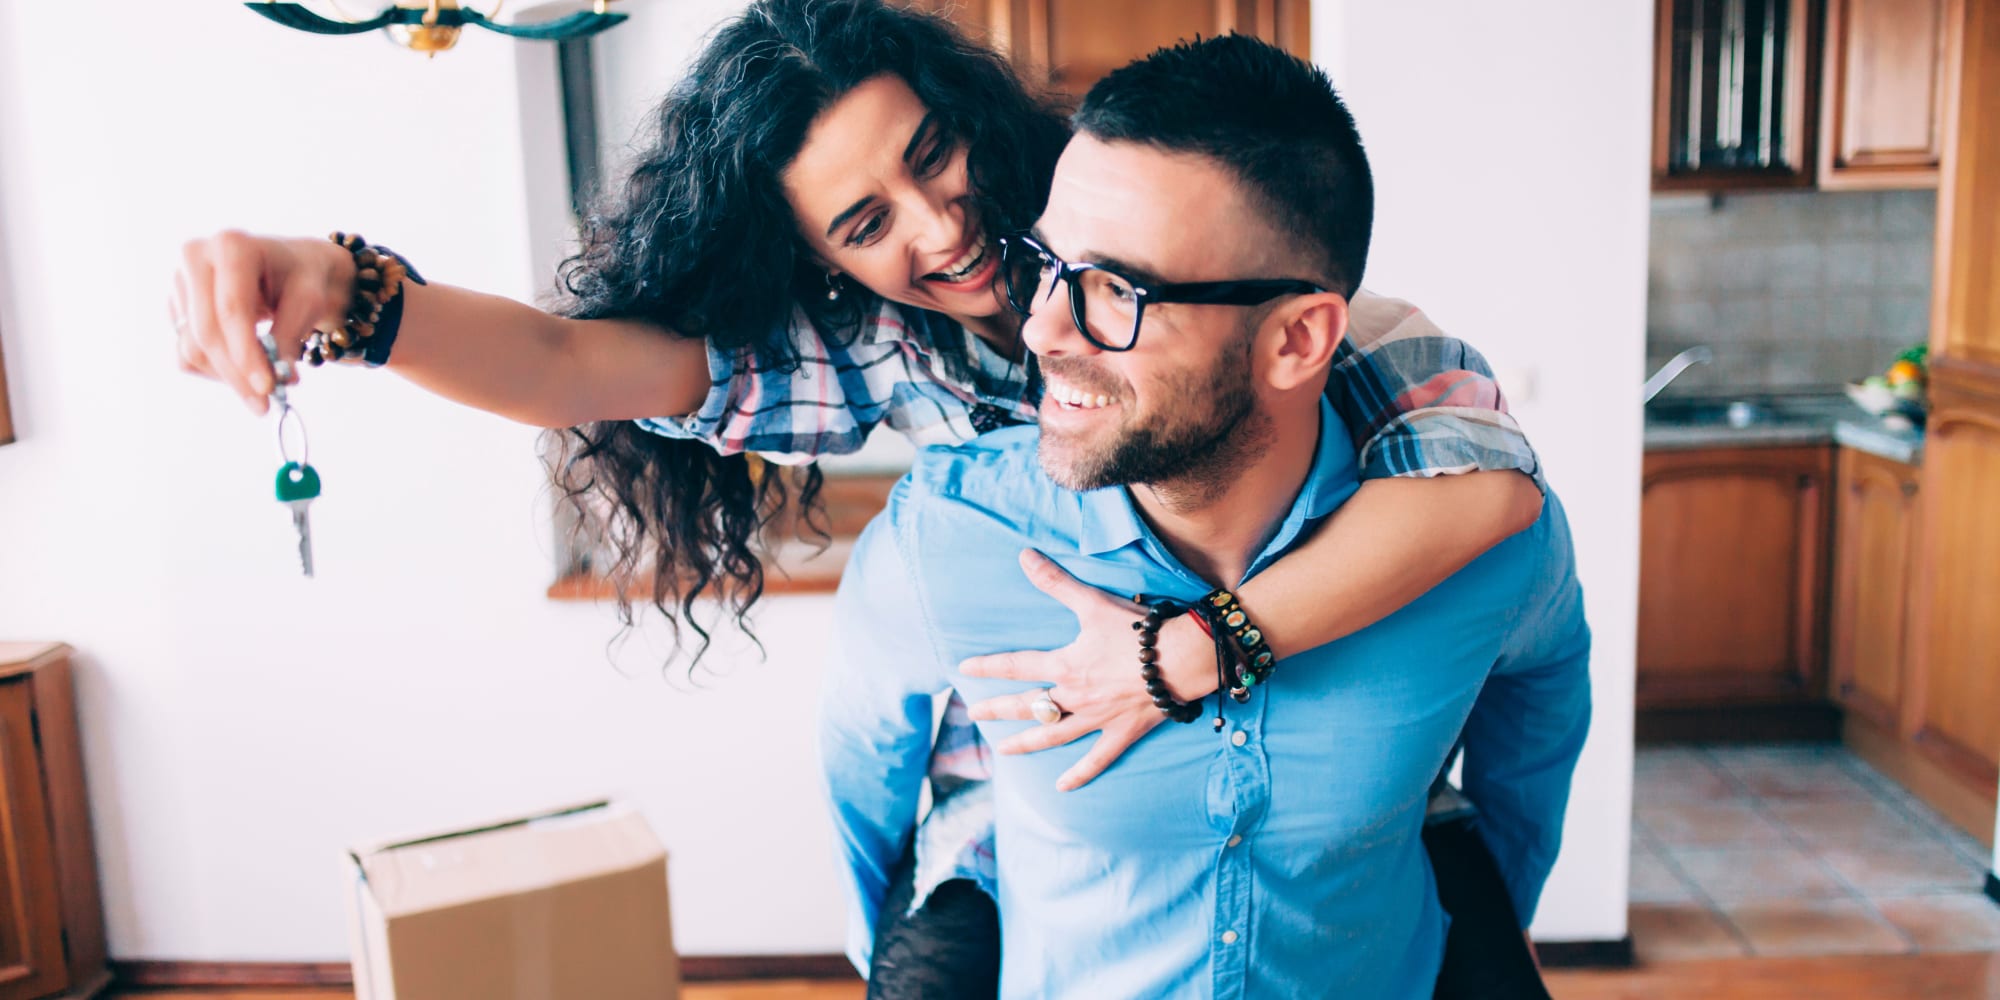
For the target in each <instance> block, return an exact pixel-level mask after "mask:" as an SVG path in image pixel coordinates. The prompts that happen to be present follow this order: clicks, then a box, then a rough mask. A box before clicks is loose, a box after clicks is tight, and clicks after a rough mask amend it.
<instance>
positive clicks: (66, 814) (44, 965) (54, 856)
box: [0, 643, 111, 1000]
mask: <svg viewBox="0 0 2000 1000" xmlns="http://www.w3.org/2000/svg"><path fill="white" fill-rule="evenodd" d="M0 901H4V905H0V1000H42V998H45V997H57V996H60V997H64V998H82V997H89V996H94V995H96V994H97V993H98V992H100V991H101V990H103V988H104V987H105V986H106V984H108V983H109V981H110V978H111V977H110V972H109V970H108V969H107V967H106V964H105V949H104V916H103V906H102V903H101V902H100V898H99V895H98V886H97V860H96V847H95V845H94V842H93V841H92V839H91V831H90V814H89V808H88V805H87V803H86V801H85V798H84V787H83V757H82V752H81V746H80V740H79V738H78V734H77V727H76V707H75V699H74V696H73V694H72V687H71V682H70V667H69V647H67V646H62V645H57V644H47V643H39V644H31V643H0Z"/></svg>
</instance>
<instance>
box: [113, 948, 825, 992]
mask: <svg viewBox="0 0 2000 1000" xmlns="http://www.w3.org/2000/svg"><path fill="white" fill-rule="evenodd" d="M111 973H112V974H111V981H112V983H113V984H115V985H116V986H118V987H119V988H120V989H134V988H146V987H163V986H184V987H202V988H222V987H242V988H246V989H283V988H286V987H294V986H350V987H351V986H353V985H354V970H353V968H352V967H350V966H349V965H348V964H347V963H346V962H159V961H127V962H113V963H111ZM859 978H861V977H859V976H857V975H855V973H854V966H852V965H850V964H849V963H848V961H847V956H845V955H686V956H683V957H682V958H681V979H682V980H683V981H684V982H690V983H712V982H722V981H736V980H746V979H816V980H826V981H836V980H854V979H859Z"/></svg>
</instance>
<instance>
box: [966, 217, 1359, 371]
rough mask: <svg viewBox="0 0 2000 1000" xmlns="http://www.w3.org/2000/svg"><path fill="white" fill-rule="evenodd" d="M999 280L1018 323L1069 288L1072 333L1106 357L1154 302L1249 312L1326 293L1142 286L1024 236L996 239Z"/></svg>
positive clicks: (1238, 284)
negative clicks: (1061, 287)
mask: <svg viewBox="0 0 2000 1000" xmlns="http://www.w3.org/2000/svg"><path fill="white" fill-rule="evenodd" d="M1000 280H1001V281H1003V282H1005V288H1006V292H1007V304H1008V305H1010V306H1012V307H1013V308H1014V311H1015V312H1018V313H1020V314H1021V315H1022V316H1023V317H1025V316H1027V315H1028V313H1029V312H1030V311H1032V310H1033V309H1034V307H1035V303H1037V302H1044V301H1047V300H1048V299H1049V297H1050V296H1053V295H1054V294H1055V291H1056V289H1055V286H1056V282H1058V281H1063V282H1068V283H1069V315H1070V319H1072V320H1074V321H1075V322H1076V329H1077V332H1079V333H1082V334H1083V336H1084V339H1086V340H1088V341H1090V342H1091V343H1093V344H1095V345H1097V346H1098V347H1099V348H1102V349H1103V350H1107V351H1129V350H1131V349H1132V348H1133V347H1135V346H1137V345H1138V343H1139V324H1140V323H1142V322H1144V321H1145V318H1146V306H1148V305H1150V304H1153V303H1156V302H1188V303H1200V304H1205V305H1220V306H1254V305H1261V304H1263V303H1265V302H1269V301H1271V300H1272V299H1275V298H1277V297H1279V296H1281V295H1310V294H1313V293H1315V292H1324V291H1326V289H1324V288H1322V287H1320V286H1319V285H1316V284H1313V283H1312V282H1310V281H1300V280H1298V279H1295V278H1252V279H1247V280H1243V281H1188V282H1175V283H1154V284H1146V283H1144V282H1140V281H1134V280H1133V279H1131V278H1129V277H1127V276H1125V275H1123V274H1119V273H1118V272H1117V271H1116V270H1113V269H1112V268H1109V267H1105V266H1103V265H1100V264H1072V263H1070V262H1068V261H1066V260H1063V259H1062V258H1061V257H1058V256H1056V255H1055V253H1054V252H1052V251H1050V250H1049V248H1048V247H1045V246H1043V245H1042V244H1041V243H1040V242H1039V241H1037V240H1036V239H1035V238H1034V237H1032V236H1029V235H1027V234H1025V233H1016V234H1015V235H1012V236H1002V237H1000Z"/></svg>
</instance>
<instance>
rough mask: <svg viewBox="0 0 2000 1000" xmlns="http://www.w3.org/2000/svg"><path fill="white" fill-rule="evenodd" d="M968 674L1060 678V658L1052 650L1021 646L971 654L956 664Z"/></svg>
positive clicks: (1021, 678)
mask: <svg viewBox="0 0 2000 1000" xmlns="http://www.w3.org/2000/svg"><path fill="white" fill-rule="evenodd" d="M958 670H959V672H960V673H962V674H965V675H966V676H968V677H993V678H998V679H1001V680H1009V681H1045V682H1046V681H1060V680H1061V679H1062V678H1061V677H1060V676H1059V675H1060V674H1061V673H1062V659H1061V657H1059V656H1057V655H1056V654H1055V653H1053V652H1044V651H1042V650H1037V649H1023V650H1017V651H1015V652H1012V653H990V654H988V655H986V656H975V657H973V658H971V659H969V660H965V661H963V662H961V663H960V664H959V665H958Z"/></svg>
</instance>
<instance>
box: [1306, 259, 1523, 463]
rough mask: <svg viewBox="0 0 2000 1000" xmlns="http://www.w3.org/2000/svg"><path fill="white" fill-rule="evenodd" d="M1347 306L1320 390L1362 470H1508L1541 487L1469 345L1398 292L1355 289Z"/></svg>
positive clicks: (1496, 389) (1485, 368) (1482, 362)
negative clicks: (1344, 327)
mask: <svg viewBox="0 0 2000 1000" xmlns="http://www.w3.org/2000/svg"><path fill="white" fill-rule="evenodd" d="M1348 312H1349V320H1348V332H1347V337H1346V339H1345V340H1343V341H1342V342H1341V345H1340V347H1339V348H1338V349H1337V350H1336V352H1335V355H1334V363H1333V371H1332V373H1331V375H1330V378H1329V379H1328V382H1327V397H1328V399H1329V400H1330V401H1331V402H1332V404H1333V407H1334V409H1335V411H1336V412H1338V413H1339V414H1340V418H1341V422H1342V423H1344V424H1346V425H1347V428H1348V431H1349V432H1350V433H1351V434H1353V435H1354V445H1355V448H1356V450H1357V451H1359V453H1360V456H1361V475H1362V478H1364V479H1380V478H1387V477H1392V476H1417V477H1430V476H1440V475H1450V474H1454V473H1462V472H1479V471H1489V470H1499V469H1518V470H1520V471H1521V472H1524V473H1526V474H1527V475H1529V476H1531V477H1533V479H1534V480H1535V485H1536V486H1537V487H1540V488H1541V489H1542V491H1543V492H1545V493H1546V492H1547V491H1548V483H1547V482H1546V481H1545V480H1544V479H1543V478H1542V463H1541V460H1540V459H1539V458H1537V457H1536V455H1535V449H1534V448H1533V447H1531V446H1530V445H1529V444H1528V438H1527V435H1525V434H1523V433H1522V432H1521V427H1520V425H1519V424H1517V423H1515V422H1514V418H1513V417H1512V416H1510V415H1509V414H1508V413H1507V401H1506V400H1505V399H1503V398H1501V395H1500V386H1499V384H1498V383H1496V382H1495V381H1494V380H1493V369H1492V368H1491V366H1489V365H1488V364H1487V363H1486V359H1485V358H1484V357H1482V356H1480V354H1479V352H1478V351H1476V350H1473V349H1472V346H1471V345H1470V344H1467V343H1465V342H1464V341H1462V340H1459V339H1458V338H1456V337H1452V336H1449V335H1447V334H1446V333H1445V332H1444V331H1443V330H1441V329H1439V328H1438V326H1437V324H1435V323H1433V322H1431V320H1430V317H1428V316H1425V315H1424V314H1423V312H1422V311H1421V310H1419V309H1417V307H1415V306H1413V305H1411V304H1409V303H1408V302H1404V301H1401V300H1399V299H1392V298H1387V297H1385V296H1381V295H1376V294H1373V293H1371V292H1368V291H1361V292H1357V293H1356V294H1355V296H1354V299H1353V301H1352V302H1351V303H1350V306H1349V310H1348Z"/></svg>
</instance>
